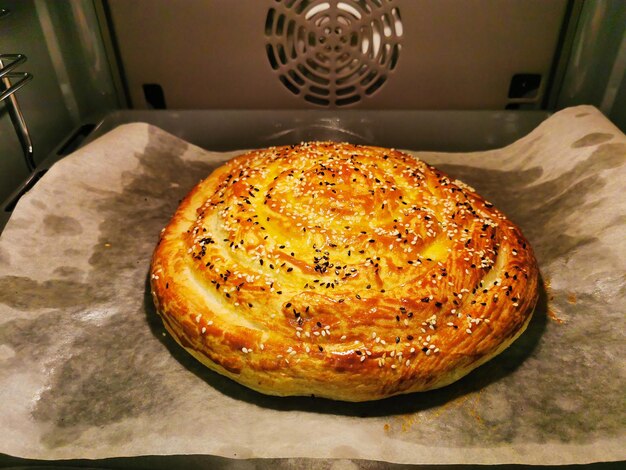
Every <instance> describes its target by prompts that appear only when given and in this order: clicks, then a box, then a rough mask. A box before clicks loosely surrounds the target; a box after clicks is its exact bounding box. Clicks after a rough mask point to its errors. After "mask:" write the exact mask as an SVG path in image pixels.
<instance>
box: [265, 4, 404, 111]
mask: <svg viewBox="0 0 626 470" xmlns="http://www.w3.org/2000/svg"><path fill="white" fill-rule="evenodd" d="M396 3H397V1H396V0H339V1H338V0H276V2H275V5H274V6H273V7H272V8H270V9H269V10H268V12H267V17H266V22H265V36H266V38H267V42H266V52H267V58H268V61H269V63H270V65H271V67H272V69H273V70H274V71H275V72H276V74H277V75H278V79H279V80H280V81H281V82H282V83H283V85H284V86H285V87H286V88H287V89H288V90H289V91H291V92H292V93H293V94H294V95H297V96H300V97H302V98H303V99H305V100H306V101H308V102H310V103H313V104H316V105H319V106H346V105H351V104H353V103H356V102H358V101H360V100H362V99H364V98H366V97H368V96H371V95H373V94H374V93H376V92H377V91H378V90H380V88H381V87H382V86H383V84H384V83H385V82H386V81H387V79H388V77H389V75H390V74H391V73H392V72H393V71H394V69H395V68H396V66H397V64H398V59H399V57H400V50H401V47H402V45H401V38H402V33H403V31H402V20H401V17H400V10H399V8H398V6H397V5H396Z"/></svg>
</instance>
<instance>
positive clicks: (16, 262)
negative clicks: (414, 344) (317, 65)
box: [0, 107, 626, 464]
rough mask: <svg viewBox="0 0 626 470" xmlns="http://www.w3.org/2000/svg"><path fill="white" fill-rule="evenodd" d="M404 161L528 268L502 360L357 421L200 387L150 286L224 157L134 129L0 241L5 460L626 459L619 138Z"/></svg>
mask: <svg viewBox="0 0 626 470" xmlns="http://www.w3.org/2000/svg"><path fill="white" fill-rule="evenodd" d="M242 131H245V130H242ZM207 132H210V129H207ZM416 155H418V156H419V157H420V158H422V159H424V160H426V161H428V162H430V163H432V164H435V165H437V166H438V167H439V168H441V169H443V170H445V171H446V172H448V173H450V174H451V175H453V176H455V177H458V178H460V179H462V180H464V181H465V182H466V183H468V184H470V185H472V186H474V187H475V188H476V189H477V190H478V191H479V192H480V193H482V194H483V195H485V196H486V197H487V198H488V199H490V200H491V201H492V202H494V203H495V204H496V205H497V207H499V208H500V209H502V210H504V212H505V213H507V214H508V215H509V217H510V218H511V219H513V220H514V221H516V222H517V223H518V224H520V225H521V227H522V229H523V231H524V233H525V234H526V236H527V237H528V238H529V240H530V242H531V243H532V245H533V246H534V248H535V250H536V254H537V257H538V260H539V264H540V267H541V271H542V274H543V278H544V280H545V281H546V283H547V288H546V290H545V292H543V294H542V298H541V301H540V305H539V307H538V309H537V311H536V314H535V317H534V319H533V321H532V323H531V325H530V327H529V329H528V331H527V332H526V333H525V334H524V335H523V336H522V337H521V338H520V339H519V340H518V341H517V342H516V343H515V344H514V345H513V346H512V347H511V348H509V349H508V350H507V351H506V352H505V353H503V354H502V355H501V356H499V357H498V358H496V359H494V360H493V361H491V362H489V363H488V364H486V365H485V366H483V367H481V368H479V369H478V370H476V371H475V372H473V373H472V374H470V375H469V376H468V377H466V378H465V379H463V380H462V381H460V382H458V383H456V384H453V385H452V386H449V387H447V388H445V389H442V390H439V391H433V392H429V393H423V394H413V395H408V396H402V397H395V398H391V399H388V400H384V401H381V402H372V403H363V404H347V403H340V402H332V401H327V400H322V399H312V398H273V397H266V396H263V395H260V394H258V393H256V392H252V391H250V390H247V389H245V388H243V387H241V386H239V385H237V384H236V383H234V382H231V381H230V380H228V379H225V378H222V377H220V376H218V375H216V374H214V373H212V372H210V371H208V370H207V369H205V368H204V367H202V366H201V365H199V364H198V363H196V361H195V360H194V359H193V358H192V357H191V356H189V355H188V354H187V353H186V352H184V351H183V350H182V349H181V348H180V347H179V346H177V345H176V344H175V343H174V342H173V340H172V339H170V338H169V336H166V335H165V334H164V330H163V327H162V326H161V323H160V320H159V319H158V317H157V316H156V314H155V312H154V308H153V306H152V303H151V300H150V297H149V292H148V284H147V273H148V266H149V260H150V256H151V253H152V250H153V248H154V245H155V242H156V240H157V236H158V233H159V231H160V229H161V228H162V227H163V226H164V225H165V224H166V223H167V221H168V219H169V217H170V216H171V215H172V214H173V212H174V210H175V209H176V207H177V205H178V202H179V200H180V199H181V198H182V197H183V196H184V195H185V194H186V193H187V191H188V190H189V189H190V188H191V187H192V186H193V185H194V184H195V183H196V182H197V181H198V180H199V179H201V178H202V177H205V176H206V175H207V174H208V173H209V172H210V171H211V169H212V168H214V167H215V166H216V165H218V164H220V163H221V162H223V161H225V160H226V159H228V158H229V157H230V156H232V154H216V153H212V152H207V151H204V150H201V149H199V148H196V147H194V146H192V145H190V144H187V143H185V142H184V141H182V140H179V139H178V138H176V137H173V136H171V135H169V134H167V133H165V132H163V131H161V130H159V129H157V128H155V127H151V126H149V125H146V124H130V125H125V126H122V127H119V128H117V129H115V130H114V131H112V132H110V133H109V134H107V135H105V136H104V137H102V138H101V139H99V140H97V141H95V142H93V143H92V144H90V145H88V146H87V147H85V148H83V149H81V150H79V151H77V152H76V153H74V154H73V155H71V156H69V157H67V158H65V159H63V160H62V161H61V162H59V163H58V164H56V165H55V166H54V167H53V168H52V169H51V170H50V171H49V172H48V173H47V174H46V175H45V176H44V178H43V179H42V180H41V181H40V182H39V183H38V184H37V185H36V186H35V188H34V189H33V190H32V191H31V192H29V193H28V194H27V195H25V196H24V197H23V198H22V199H21V201H20V202H19V204H18V206H17V208H16V210H15V212H14V214H13V216H12V218H11V220H10V221H9V223H8V225H7V227H6V229H5V231H4V233H3V234H2V236H1V238H0V435H2V438H1V439H0V452H2V453H6V454H10V455H13V456H18V457H25V458H38V459H74V458H106V457H112V456H136V455H166V454H168V455H172V454H203V455H218V456H225V457H234V458H265V457H267V458H270V457H271V458H275V457H285V458H287V457H314V458H342V459H371V460H382V461H389V462H402V463H421V464H431V463H446V464H452V463H523V464H572V463H588V462H596V461H616V460H624V459H626V450H625V449H626V439H625V437H626V429H625V428H626V426H625V423H626V415H625V407H624V404H625V403H624V402H625V394H624V391H625V390H626V383H625V380H624V375H625V371H626V367H625V362H624V357H625V352H626V351H625V350H624V344H625V341H624V336H625V335H624V331H625V326H626V325H625V321H624V300H625V297H626V295H625V294H626V292H625V287H624V286H625V284H626V283H625V279H624V274H625V272H626V269H625V268H626V263H625V259H624V258H625V257H626V250H625V249H624V248H625V240H626V237H625V235H626V233H625V230H624V226H625V220H626V198H625V197H624V189H625V188H624V182H625V181H626V166H625V163H626V137H625V136H624V135H623V134H621V133H620V132H619V130H617V128H615V127H614V126H613V125H612V124H611V123H610V122H609V121H608V120H606V119H605V118H604V117H603V116H602V115H601V114H600V113H599V112H598V111H597V110H595V109H594V108H591V107H577V108H570V109H567V110H564V111H562V112H559V113H557V114H556V115H554V116H553V117H551V118H550V119H548V120H547V121H546V122H544V123H543V124H541V125H540V126H539V127H538V128H537V129H536V130H534V131H533V132H532V133H531V134H529V135H528V136H527V137H525V138H523V139H521V140H519V141H518V142H516V143H514V144H513V145H511V146H509V147H506V148H503V149H499V150H494V151H488V152H479V153H469V154H441V153H416Z"/></svg>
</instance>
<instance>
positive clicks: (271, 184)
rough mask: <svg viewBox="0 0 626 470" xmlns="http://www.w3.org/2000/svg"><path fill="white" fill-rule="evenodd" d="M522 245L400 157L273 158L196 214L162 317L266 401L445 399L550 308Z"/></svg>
mask: <svg viewBox="0 0 626 470" xmlns="http://www.w3.org/2000/svg"><path fill="white" fill-rule="evenodd" d="M537 275H538V273H537V267H536V262H535V259H534V256H533V254H532V250H531V248H530V245H529V243H528V242H527V241H526V240H525V239H524V237H523V236H522V234H521V232H520V230H519V229H518V228H517V227H515V225H514V224H512V223H511V222H510V221H509V220H507V218H506V217H505V216H504V215H503V214H501V213H500V212H499V211H498V210H497V209H495V208H494V206H493V204H491V203H489V202H487V201H485V200H484V199H483V198H481V197H480V196H478V195H477V194H476V193H475V192H474V191H473V190H472V188H470V187H468V186H466V185H465V184H464V183H462V182H460V181H458V180H454V179H452V178H450V177H448V176H447V175H445V174H443V173H441V172H440V171H438V170H436V169H434V168H433V167H429V166H428V165H427V164H425V163H424V162H422V161H419V160H417V159H416V158H414V157H412V156H410V155H408V154H406V153H402V152H398V151H396V150H392V149H383V148H376V147H365V146H355V145H350V144H339V143H330V142H317V143H307V144H301V145H297V146H287V147H278V148H269V149H265V150H258V151H253V152H250V153H247V154H244V155H241V156H239V157H237V158H235V159H233V160H231V161H230V162H228V163H227V164H225V165H224V166H223V167H221V168H218V169H217V170H216V171H215V172H213V173H212V174H211V176H209V177H208V178H207V179H206V180H204V181H203V182H201V183H200V184H199V185H198V186H197V187H196V188H194V190H193V191H192V192H191V193H190V194H189V195H188V196H187V197H186V198H185V200H184V201H183V203H182V204H181V207H180V208H179V210H178V211H177V213H176V214H175V216H174V218H173V220H172V222H171V223H170V225H169V226H168V227H167V228H166V229H165V231H164V232H163V234H162V237H161V240H160V242H159V245H158V247H157V249H156V251H155V256H154V260H153V264H152V272H151V282H152V287H153V293H154V296H155V303H156V304H157V307H158V309H159V311H160V312H161V315H162V316H163V320H164V322H165V324H166V327H167V328H168V330H170V332H172V334H173V335H174V336H175V337H176V339H177V340H178V341H179V342H180V343H181V344H182V345H183V346H185V347H186V348H187V349H188V350H190V352H191V353H192V354H193V355H194V356H196V357H198V358H199V359H200V360H201V361H202V362H204V363H205V364H207V365H208V366H209V367H211V368H213V369H214V370H217V371H218V372H220V373H223V374H225V375H227V376H229V377H231V378H234V379H235V380H237V381H239V382H241V383H243V384H245V385H247V386H249V387H251V388H253V389H256V390H259V391H262V392H264V393H268V394H272V395H315V396H323V397H327V398H334V399H340V400H348V401H365V400H373V399H379V398H384V397H386V396H390V395H394V394H397V393H407V392H411V391H417V390H420V391H421V390H429V389H432V388H437V387H441V386H443V385H447V384H449V383H451V382H453V381H455V380H457V379H459V378H460V377H462V376H463V375H465V374H466V373H468V372H469V371H470V370H471V369H473V368H475V367H476V366H478V365H479V364H481V363H482V362H484V361H485V360H487V359H488V358H490V357H492V356H493V355H494V354H496V353H497V352H501V351H502V350H503V348H504V347H506V346H507V345H508V344H509V343H510V342H511V341H512V340H513V339H514V338H515V337H516V336H518V335H519V334H520V333H521V332H522V330H523V328H525V326H526V324H527V322H528V321H529V319H530V315H531V313H532V310H533V308H534V306H535V303H536V300H537Z"/></svg>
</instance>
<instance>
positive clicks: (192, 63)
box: [107, 0, 568, 109]
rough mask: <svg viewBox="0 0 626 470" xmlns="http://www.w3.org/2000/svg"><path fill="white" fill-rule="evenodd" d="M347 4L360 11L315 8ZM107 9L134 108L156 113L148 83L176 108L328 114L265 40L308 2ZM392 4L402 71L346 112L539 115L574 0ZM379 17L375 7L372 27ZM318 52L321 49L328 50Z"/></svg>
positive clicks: (118, 1)
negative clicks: (513, 93)
mask: <svg viewBox="0 0 626 470" xmlns="http://www.w3.org/2000/svg"><path fill="white" fill-rule="evenodd" d="M342 3H343V4H351V5H355V4H357V2H354V1H352V0H346V1H345V2H342V1H339V2H337V1H334V2H327V1H326V2H322V1H321V0H319V1H314V2H309V4H310V5H316V4H337V5H341V4H342ZM364 3H368V4H370V5H374V4H375V2H373V1H370V0H368V1H367V2H364ZM381 3H382V4H385V5H387V4H388V2H387V1H385V2H381ZM107 4H108V7H109V9H110V18H111V24H112V28H113V30H114V35H115V37H116V39H117V44H118V48H119V53H120V57H121V63H122V66H123V70H124V73H125V77H126V82H127V86H128V90H129V93H130V97H131V101H132V105H133V107H135V108H141V109H145V108H150V107H153V106H154V102H152V103H151V101H150V99H149V98H148V99H147V97H146V93H145V92H144V86H146V85H148V86H151V85H158V86H160V87H161V89H162V92H163V96H164V102H165V105H166V107H167V108H174V109H176V108H183V109H202V108H213V109H215V108H218V109H219V108H273V109H277V108H282V109H294V108H316V107H320V106H319V105H315V104H311V103H310V102H307V101H306V100H305V99H303V97H304V95H305V94H306V91H303V92H301V93H299V94H297V95H296V94H294V92H292V91H290V90H289V89H288V88H287V87H286V86H284V85H283V83H281V81H280V77H279V75H280V73H281V71H286V70H287V69H290V68H293V67H295V66H296V64H297V63H298V62H300V61H301V60H303V55H302V54H301V53H298V54H296V57H295V58H294V57H289V58H288V61H287V62H288V63H287V64H285V66H283V67H281V70H279V71H276V70H273V69H272V66H271V64H270V61H269V60H268V56H267V51H266V46H267V44H268V43H276V42H280V41H283V42H288V36H289V34H288V32H287V30H288V27H289V24H288V23H289V21H291V20H290V19H293V18H296V19H298V20H302V17H303V16H305V14H306V12H307V11H310V8H311V7H307V9H305V10H304V12H303V13H302V14H300V15H297V14H296V13H294V10H295V9H296V7H297V6H298V5H299V4H300V0H298V1H296V2H293V1H290V0H285V1H282V0H281V1H277V0H238V1H236V2H233V1H226V0H186V1H184V2H171V1H170V0H133V1H127V0H109V1H108V2H107ZM393 4H394V5H396V6H397V8H398V9H399V11H400V13H401V22H402V35H401V38H400V40H401V51H400V54H399V60H398V62H397V67H396V68H395V69H394V70H393V71H392V72H390V73H389V74H388V78H387V80H386V82H385V83H384V84H383V85H382V86H381V87H380V89H378V91H376V92H375V93H373V94H372V95H371V96H368V97H366V98H364V99H362V100H360V101H359V102H357V103H354V104H353V105H351V106H347V107H360V108H369V109H504V108H505V107H507V105H508V106H509V107H510V108H513V109H517V108H532V109H539V108H541V104H542V99H543V97H544V94H545V92H546V89H547V84H548V82H549V77H550V72H551V68H552V66H553V61H554V58H555V53H556V52H557V45H558V39H559V35H560V32H561V29H562V25H563V22H564V18H565V14H566V11H567V4H568V2H567V0H551V1H545V0H521V1H520V0H499V1H497V2H494V1H492V0H466V1H463V2H460V1H457V0H419V1H416V0H394V2H393ZM272 8H273V9H275V10H276V12H277V15H278V14H282V13H286V14H287V17H288V18H289V19H288V20H287V21H286V24H285V26H284V28H282V31H283V34H282V35H279V34H276V33H275V31H276V30H277V29H278V27H276V25H275V24H273V26H274V27H273V28H270V30H271V32H270V33H269V34H268V32H267V24H268V21H267V18H268V11H269V9H272ZM379 10H380V9H379ZM377 15H380V13H378V10H377V9H376V8H375V7H374V8H373V11H372V13H371V14H369V16H368V15H364V19H368V20H369V18H370V17H371V18H375V17H376V16H377ZM314 19H315V16H313V17H312V19H311V20H309V22H306V21H305V23H306V30H307V31H311V32H314V33H315V35H316V41H321V39H320V38H321V36H323V35H324V33H323V28H322V27H316V26H315V24H314V22H313V20H314ZM355 22H356V20H355ZM270 23H271V22H270ZM365 23H367V21H366V22H365ZM321 46H322V45H321V44H320V43H316V45H315V46H314V47H315V48H316V50H319V51H322V47H321ZM322 52H323V51H322ZM357 56H358V54H357ZM515 74H537V75H539V76H540V77H541V83H540V86H539V88H538V89H537V90H536V92H535V93H534V94H533V93H531V94H529V96H524V97H518V98H511V97H509V87H510V85H511V79H512V77H513V75H515ZM284 75H286V74H284ZM286 79H287V80H291V79H290V78H289V77H286ZM307 86H308V84H307V85H303V86H302V89H303V90H305V88H306V87H307ZM322 98H323V96H322ZM157 106H158V103H157ZM321 107H324V106H321ZM330 107H333V103H331V104H330ZM339 107H341V106H339Z"/></svg>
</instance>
